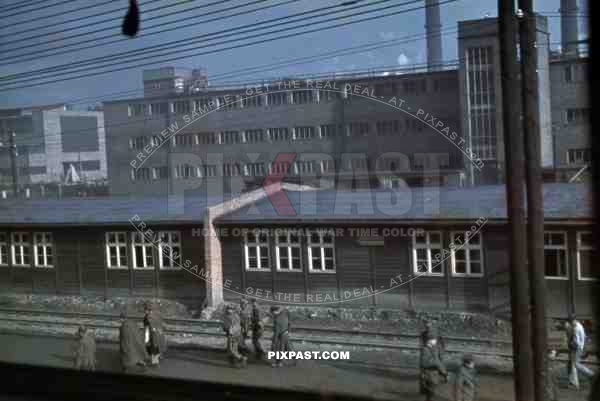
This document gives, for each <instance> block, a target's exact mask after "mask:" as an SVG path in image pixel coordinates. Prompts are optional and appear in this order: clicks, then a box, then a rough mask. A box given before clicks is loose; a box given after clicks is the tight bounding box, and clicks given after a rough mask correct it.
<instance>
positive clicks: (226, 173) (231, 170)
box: [223, 163, 240, 177]
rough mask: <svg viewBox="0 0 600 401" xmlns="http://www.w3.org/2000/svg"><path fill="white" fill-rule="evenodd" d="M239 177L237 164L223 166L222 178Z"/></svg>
mask: <svg viewBox="0 0 600 401" xmlns="http://www.w3.org/2000/svg"><path fill="white" fill-rule="evenodd" d="M239 175H240V165H239V164H238V163H225V164H223V177H237V176H239Z"/></svg>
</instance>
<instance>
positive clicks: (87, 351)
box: [75, 326, 96, 371]
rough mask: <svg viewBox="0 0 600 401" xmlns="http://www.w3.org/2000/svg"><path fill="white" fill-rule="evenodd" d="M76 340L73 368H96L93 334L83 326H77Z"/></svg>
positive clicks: (92, 369)
mask: <svg viewBox="0 0 600 401" xmlns="http://www.w3.org/2000/svg"><path fill="white" fill-rule="evenodd" d="M77 340H78V344H77V349H76V351H75V369H79V370H91V371H94V370H96V339H95V338H94V334H93V333H92V332H91V331H90V330H88V329H87V328H86V327H85V326H79V330H78V331H77Z"/></svg>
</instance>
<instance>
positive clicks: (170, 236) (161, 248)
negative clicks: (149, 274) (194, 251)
mask: <svg viewBox="0 0 600 401" xmlns="http://www.w3.org/2000/svg"><path fill="white" fill-rule="evenodd" d="M173 234H177V236H178V238H179V241H173ZM163 235H167V237H168V241H167V243H165V242H164V241H163V239H162V237H163ZM158 238H159V241H158V268H159V269H160V270H181V269H182V266H181V261H182V260H183V256H182V249H183V247H182V238H181V231H177V230H172V231H159V232H158ZM173 246H175V247H178V248H179V254H178V256H179V263H176V262H175V261H174V260H173V253H174V252H173ZM166 248H168V249H169V255H168V256H166V257H167V259H168V260H169V261H170V262H171V265H170V266H164V265H163V253H164V250H165V249H166Z"/></svg>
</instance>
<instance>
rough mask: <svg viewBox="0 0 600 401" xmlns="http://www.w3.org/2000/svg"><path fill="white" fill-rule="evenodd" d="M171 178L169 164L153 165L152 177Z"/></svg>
mask: <svg viewBox="0 0 600 401" xmlns="http://www.w3.org/2000/svg"><path fill="white" fill-rule="evenodd" d="M167 178H169V168H168V167H167V166H162V167H152V179H153V180H164V179H167Z"/></svg>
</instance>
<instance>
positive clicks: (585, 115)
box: [565, 107, 592, 124]
mask: <svg viewBox="0 0 600 401" xmlns="http://www.w3.org/2000/svg"><path fill="white" fill-rule="evenodd" d="M591 112H592V109H590V108H589V107H579V108H573V109H567V111H566V112H565V121H566V122H567V123H568V124H587V123H589V122H590V118H591V117H592V113H591Z"/></svg>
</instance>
